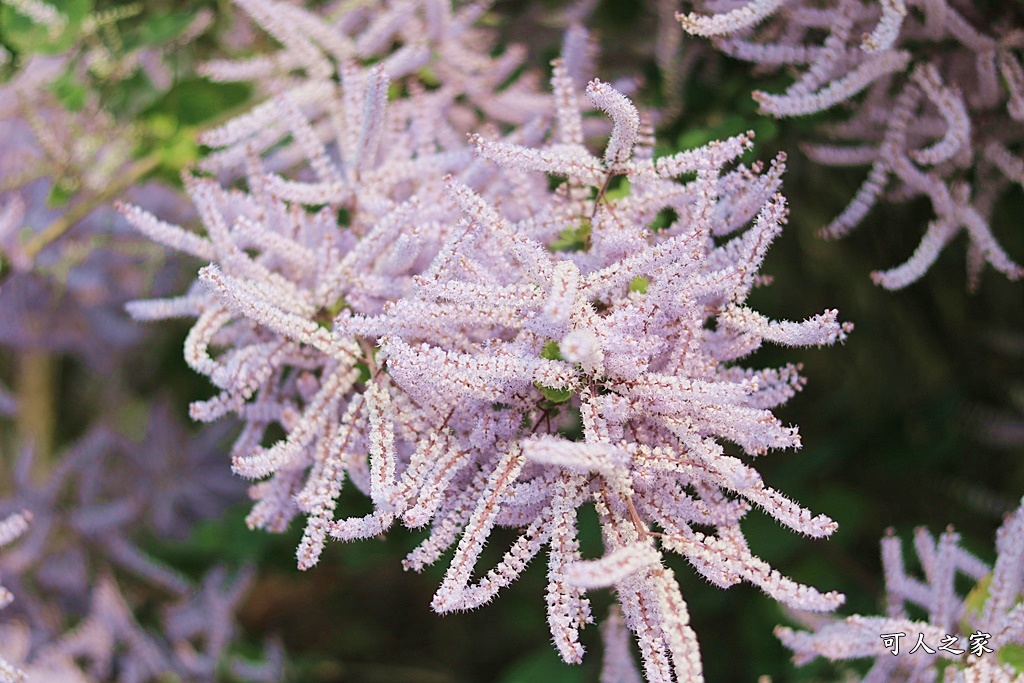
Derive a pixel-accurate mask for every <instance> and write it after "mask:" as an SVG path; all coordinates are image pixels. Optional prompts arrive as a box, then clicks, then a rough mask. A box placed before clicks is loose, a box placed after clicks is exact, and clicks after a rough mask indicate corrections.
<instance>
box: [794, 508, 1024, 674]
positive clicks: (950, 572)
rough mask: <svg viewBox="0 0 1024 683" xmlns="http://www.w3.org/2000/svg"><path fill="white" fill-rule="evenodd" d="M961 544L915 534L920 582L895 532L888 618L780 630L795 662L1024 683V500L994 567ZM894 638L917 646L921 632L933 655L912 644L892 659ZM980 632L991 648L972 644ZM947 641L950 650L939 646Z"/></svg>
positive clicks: (890, 542) (1002, 535) (888, 543)
mask: <svg viewBox="0 0 1024 683" xmlns="http://www.w3.org/2000/svg"><path fill="white" fill-rule="evenodd" d="M959 541H960V537H959V535H958V534H956V533H955V532H954V531H953V530H952V529H947V530H946V531H945V532H944V533H942V534H941V535H940V536H939V538H938V540H936V539H935V538H934V537H933V536H932V535H931V534H930V533H929V532H928V531H927V530H925V529H923V528H921V529H917V530H916V531H915V532H914V548H915V550H916V551H917V555H918V558H919V559H920V562H921V565H922V567H923V569H924V578H923V580H922V579H918V578H915V577H914V576H911V575H909V574H908V573H907V572H906V569H905V567H904V562H903V550H902V546H901V543H900V540H899V539H898V538H896V537H895V536H892V535H891V534H890V535H889V536H887V537H886V538H885V539H883V540H882V565H883V567H884V569H885V586H886V593H887V595H886V605H887V609H886V616H884V617H863V616H860V615H855V616H852V617H847V618H846V619H844V620H842V621H836V620H831V621H830V620H820V619H819V620H815V621H814V623H813V627H814V630H813V631H810V632H808V631H794V630H793V629H791V628H787V627H779V628H778V629H776V635H778V637H779V638H780V639H781V640H782V642H783V643H784V644H785V645H786V647H788V648H790V649H791V650H793V652H794V660H795V661H796V663H797V664H804V663H807V662H809V661H811V660H813V659H815V658H816V657H826V658H828V659H832V660H844V659H855V658H870V659H873V660H874V664H873V666H872V667H871V670H870V671H869V672H868V674H867V675H866V676H865V678H864V680H865V681H878V682H881V681H893V682H895V681H908V680H914V681H926V680H938V677H939V676H940V674H941V675H942V680H944V681H949V682H952V683H969V682H974V681H978V682H980V681H1000V682H1002V681H1006V682H1007V683H1020V681H1024V671H1021V670H1020V668H1019V661H1020V660H1019V656H1018V657H1016V658H1014V655H1015V654H1017V653H1019V652H1020V651H1021V648H1022V647H1024V601H1022V598H1024V500H1022V501H1021V506H1020V507H1018V508H1017V509H1016V510H1014V511H1013V512H1012V513H1011V514H1009V515H1007V517H1006V519H1005V521H1004V522H1003V525H1002V526H1001V527H1000V528H999V530H998V531H997V532H996V553H997V557H996V561H995V565H993V566H991V567H990V566H988V565H987V564H985V563H984V562H982V561H981V560H979V559H978V558H977V557H975V556H974V555H972V554H971V553H969V552H968V551H966V550H964V549H963V548H961V547H960V544H959ZM961 575H962V576H964V577H967V578H969V579H970V580H971V581H972V582H974V584H975V586H974V588H973V589H972V590H971V591H970V592H969V593H967V594H966V595H964V594H963V593H962V592H961V591H958V590H957V587H956V584H957V579H958V577H959V576H961ZM908 606H913V607H914V608H915V609H917V610H923V611H924V612H925V613H926V615H927V618H925V619H911V618H910V616H909V615H908V612H907V607H908ZM896 633H903V634H909V637H910V639H911V643H912V642H913V638H914V637H915V636H917V634H923V636H924V638H923V639H924V643H925V646H929V645H930V647H931V648H932V649H933V650H934V651H935V652H934V654H929V655H927V656H917V657H915V656H914V655H911V654H908V652H907V651H906V650H909V649H910V648H911V647H912V645H911V644H910V643H907V642H904V643H903V644H902V645H903V646H905V649H902V648H901V649H898V650H897V651H896V653H894V652H893V649H892V646H887V645H886V644H885V642H884V640H883V639H882V637H881V636H882V634H896ZM978 633H980V634H984V636H986V637H985V638H984V642H983V644H984V646H985V647H986V648H988V649H987V650H985V649H981V648H977V649H974V648H975V647H976V646H974V645H972V644H970V643H969V637H970V636H971V635H972V634H978ZM951 636H955V638H953V639H952V641H953V642H949V641H950V637H951ZM944 640H945V641H946V644H947V646H948V647H947V648H942V647H939V645H940V644H941V643H943V642H944ZM894 645H895V642H894ZM968 648H971V650H970V651H969V650H968ZM918 654H923V653H918ZM1008 655H1009V656H1008ZM1013 662H1017V664H1014V663H1013ZM1015 667H1016V668H1015Z"/></svg>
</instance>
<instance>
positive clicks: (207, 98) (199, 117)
mask: <svg viewBox="0 0 1024 683" xmlns="http://www.w3.org/2000/svg"><path fill="white" fill-rule="evenodd" d="M249 93H250V88H249V86H247V85H245V84H244V83H214V82H213V81H208V80H206V79H202V78H193V79H189V80H185V81H181V82H180V83H178V84H177V85H175V86H174V87H173V88H171V89H170V90H169V91H167V92H166V93H165V94H164V95H163V97H161V98H160V99H158V100H157V101H156V102H154V103H153V104H151V105H150V106H149V107H148V108H147V110H146V112H145V113H146V114H167V115H169V116H172V117H174V118H175V119H176V120H177V121H178V122H179V123H180V124H182V125H183V126H195V125H199V124H201V123H205V122H207V121H209V120H210V119H213V118H216V117H217V116H219V115H221V114H224V113H226V112H227V111H229V110H230V109H232V108H233V107H236V106H238V105H240V104H242V103H243V102H245V101H246V100H247V99H248V98H249Z"/></svg>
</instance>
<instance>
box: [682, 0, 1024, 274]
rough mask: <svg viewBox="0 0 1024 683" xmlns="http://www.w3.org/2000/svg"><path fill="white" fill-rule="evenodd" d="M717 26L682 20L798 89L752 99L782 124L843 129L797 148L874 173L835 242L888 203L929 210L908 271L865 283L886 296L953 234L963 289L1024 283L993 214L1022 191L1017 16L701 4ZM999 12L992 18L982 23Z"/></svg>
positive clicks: (1023, 87)
mask: <svg viewBox="0 0 1024 683" xmlns="http://www.w3.org/2000/svg"><path fill="white" fill-rule="evenodd" d="M701 7H702V8H704V9H707V10H710V11H711V12H712V13H711V14H698V13H690V14H686V15H682V14H680V15H677V18H678V19H679V20H680V21H681V22H682V25H683V28H684V29H685V30H687V31H689V32H691V33H693V34H695V35H701V36H708V37H714V38H716V40H717V46H718V48H719V49H720V50H721V51H723V52H724V53H725V54H728V55H731V56H733V57H737V58H739V59H743V60H746V61H750V62H753V63H755V64H758V65H759V66H762V67H768V68H771V69H777V68H781V67H792V68H794V69H795V71H796V73H797V74H798V75H797V78H796V80H795V81H794V82H793V83H792V84H791V85H790V86H789V88H788V89H787V90H786V91H785V92H783V93H781V94H771V93H767V92H763V91H756V92H755V93H754V98H755V99H756V100H757V102H758V103H759V104H760V107H761V111H763V112H764V113H767V114H771V115H773V116H777V117H786V116H800V115H806V114H812V113H815V112H821V111H825V110H829V109H833V108H838V107H845V108H849V109H851V110H852V114H851V115H850V116H849V118H848V119H847V120H844V121H842V122H841V123H834V124H828V125H824V126H823V127H822V133H823V135H824V137H826V138H827V139H829V142H827V143H822V144H809V145H805V151H806V153H807V154H808V156H810V157H811V159H813V160H814V161H816V162H818V163H822V164H826V165H830V166H862V165H870V171H869V172H868V175H867V178H866V179H865V181H864V183H863V184H862V185H861V187H860V188H859V189H858V191H857V193H856V194H855V195H854V197H853V199H852V200H851V202H850V204H849V205H848V206H847V207H846V209H845V210H844V211H843V212H842V213H841V214H840V215H839V216H838V217H836V219H835V220H833V221H832V223H831V224H829V225H828V226H827V227H825V228H824V229H823V230H822V234H823V235H825V236H827V237H841V236H843V235H846V234H847V233H849V232H850V231H851V230H853V229H854V228H855V227H857V226H858V225H859V224H860V223H861V222H862V221H863V219H864V217H865V216H866V215H867V213H868V212H869V211H870V210H871V208H872V207H873V206H874V205H875V204H876V203H877V202H878V201H879V199H880V198H882V197H888V198H890V199H893V200H897V201H905V200H908V199H912V198H914V197H923V198H926V199H927V200H928V201H929V202H930V203H931V206H932V209H933V211H934V213H935V218H934V220H932V222H931V223H930V224H929V226H928V228H927V231H926V232H925V234H924V237H923V238H922V240H921V242H920V244H919V245H918V247H917V249H916V250H915V251H914V253H913V254H912V255H911V257H910V258H909V259H907V261H905V262H904V263H903V264H901V265H899V266H897V267H894V268H891V269H889V270H885V271H877V272H875V273H873V274H872V278H873V279H874V281H875V282H876V283H877V284H879V285H881V286H883V287H886V288H888V289H900V288H902V287H906V286H907V285H909V284H911V283H912V282H914V281H915V280H917V279H919V278H920V277H921V276H922V275H923V274H924V273H925V272H926V271H927V270H928V268H929V267H931V265H932V264H933V263H934V262H935V260H936V259H937V258H938V255H939V253H940V252H941V250H942V249H943V248H944V247H945V245H946V244H947V243H949V242H950V241H951V240H952V239H953V238H954V237H955V236H956V235H958V234H959V233H960V232H961V231H962V232H965V233H966V234H967V236H968V240H969V250H968V257H967V260H968V283H969V285H970V286H971V287H972V288H973V287H974V286H976V284H977V281H978V277H979V276H980V272H981V269H982V268H983V266H984V264H985V263H988V264H990V265H991V266H992V267H993V268H995V269H996V270H998V271H999V272H1001V273H1003V274H1005V275H1006V276H1007V277H1009V278H1010V279H1014V280H1016V279H1018V278H1020V277H1021V276H1022V275H1024V268H1022V267H1021V266H1020V265H1019V264H1017V263H1015V262H1014V261H1013V260H1012V258H1011V257H1010V256H1009V255H1008V254H1007V253H1006V252H1005V251H1004V250H1003V249H1002V247H1000V245H999V244H998V242H997V241H996V238H995V237H994V235H993V233H992V228H991V220H992V215H993V210H994V208H995V205H996V203H997V202H998V200H999V199H1000V197H1002V196H1003V195H1004V194H1005V192H1006V190H1007V189H1008V188H1010V187H1011V186H1013V185H1014V184H1017V185H1020V184H1024V161H1022V159H1021V156H1020V154H1021V146H1020V145H1021V140H1022V139H1024V128H1022V126H1021V121H1022V120H1024V67H1022V65H1021V48H1022V47H1024V37H1022V33H1021V31H1020V28H1019V26H1020V19H1021V13H1020V9H1019V8H1018V7H1017V6H1015V5H1014V4H1013V3H997V4H995V5H991V4H990V5H986V6H985V7H986V9H983V8H981V7H980V6H978V5H977V4H976V3H971V2H961V1H958V0H909V1H906V2H905V1H904V0H881V1H880V2H877V3H876V2H861V0H830V1H829V2H827V3H824V5H823V4H822V3H820V2H813V1H807V2H803V1H801V2H788V3H783V2H779V1H778V0H751V1H750V2H747V3H743V4H741V5H738V6H737V4H736V3H724V2H715V1H713V0H712V1H711V2H707V3H703V4H702V5H701ZM997 8H998V12H996V16H986V14H985V13H986V12H988V13H989V14H991V13H992V11H994V10H996V9H997Z"/></svg>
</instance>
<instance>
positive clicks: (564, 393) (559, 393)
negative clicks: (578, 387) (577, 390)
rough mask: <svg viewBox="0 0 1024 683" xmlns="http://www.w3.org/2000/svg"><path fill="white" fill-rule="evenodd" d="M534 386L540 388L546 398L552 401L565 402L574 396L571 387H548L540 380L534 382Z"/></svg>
mask: <svg viewBox="0 0 1024 683" xmlns="http://www.w3.org/2000/svg"><path fill="white" fill-rule="evenodd" d="M533 386H535V387H537V389H539V390H540V393H541V394H543V395H544V398H546V399H547V400H549V401H551V402H552V403H565V402H566V401H568V400H569V399H570V398H572V393H573V392H572V390H571V389H555V388H554V387H546V386H544V385H543V384H541V383H539V382H534V383H533Z"/></svg>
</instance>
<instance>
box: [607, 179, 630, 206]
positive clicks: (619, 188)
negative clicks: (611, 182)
mask: <svg viewBox="0 0 1024 683" xmlns="http://www.w3.org/2000/svg"><path fill="white" fill-rule="evenodd" d="M629 191H630V185H629V178H625V177H624V178H622V180H621V181H620V182H619V184H618V185H616V186H615V187H610V188H608V189H607V190H605V192H604V198H605V199H607V200H608V201H614V200H616V199H622V198H623V197H628V196H629Z"/></svg>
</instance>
